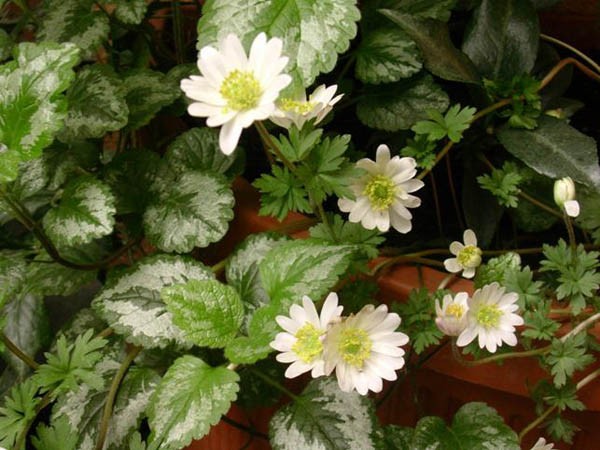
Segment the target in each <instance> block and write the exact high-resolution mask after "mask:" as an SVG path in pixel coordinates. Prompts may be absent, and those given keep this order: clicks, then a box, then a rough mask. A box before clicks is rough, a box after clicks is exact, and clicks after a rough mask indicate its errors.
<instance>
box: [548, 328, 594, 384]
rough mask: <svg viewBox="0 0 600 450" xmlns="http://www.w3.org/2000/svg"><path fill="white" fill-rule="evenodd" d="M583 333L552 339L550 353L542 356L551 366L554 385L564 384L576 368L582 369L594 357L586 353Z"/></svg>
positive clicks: (591, 361)
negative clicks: (563, 338) (564, 338)
mask: <svg viewBox="0 0 600 450" xmlns="http://www.w3.org/2000/svg"><path fill="white" fill-rule="evenodd" d="M585 340H586V336H585V333H578V334H575V335H574V336H571V337H569V338H568V339H566V340H562V339H554V340H553V341H552V344H551V345H552V348H551V350H550V353H549V354H548V355H547V356H545V357H544V360H545V362H546V363H547V364H548V365H549V366H551V370H550V371H551V373H552V376H553V377H554V385H555V386H556V387H557V388H559V387H561V386H564V385H565V383H566V382H567V379H570V378H571V376H572V375H573V373H574V372H575V371H576V370H583V369H585V367H586V366H588V365H589V364H591V363H593V362H594V361H595V358H594V357H593V356H592V355H590V354H589V353H587V349H586V343H585Z"/></svg>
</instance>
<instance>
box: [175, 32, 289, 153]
mask: <svg viewBox="0 0 600 450" xmlns="http://www.w3.org/2000/svg"><path fill="white" fill-rule="evenodd" d="M282 46H283V43H282V41H281V39H278V38H273V39H270V40H268V41H267V36H266V35H265V33H260V34H259V35H258V36H256V38H255V39H254V42H253V43H252V47H251V48H250V54H249V56H246V52H245V50H244V47H242V44H241V42H240V40H239V39H238V37H237V36H236V35H234V34H230V35H228V36H227V37H226V38H225V39H223V40H222V41H221V42H220V43H219V48H218V49H215V48H213V47H210V46H207V47H203V48H202V49H201V50H200V55H199V58H198V69H200V72H201V73H202V76H194V75H192V76H191V77H190V78H186V79H183V80H181V89H182V90H183V91H184V92H185V95H187V96H188V97H189V98H191V99H192V100H195V102H194V103H192V104H190V106H189V107H188V113H189V114H190V115H192V116H196V117H207V120H206V124H207V125H208V126H209V127H218V126H222V128H221V133H220V135H219V146H220V147H221V151H222V152H223V153H225V154H226V155H229V154H231V152H233V150H235V147H236V146H237V143H238V141H239V138H240V134H241V133H242V129H243V128H247V127H249V126H250V125H252V123H253V122H254V121H255V120H264V119H266V118H267V117H269V116H270V115H271V114H272V113H273V111H274V110H275V100H277V97H278V96H279V92H280V91H281V90H282V89H283V88H284V87H286V86H287V85H288V84H290V82H291V81H292V78H291V77H290V76H289V75H285V74H282V73H281V71H282V70H283V68H284V67H285V66H286V64H287V62H288V58H287V57H285V56H281V49H282Z"/></svg>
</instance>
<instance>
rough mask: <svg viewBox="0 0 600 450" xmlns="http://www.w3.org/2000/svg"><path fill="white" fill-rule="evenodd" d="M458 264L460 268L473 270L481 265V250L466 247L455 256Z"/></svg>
mask: <svg viewBox="0 0 600 450" xmlns="http://www.w3.org/2000/svg"><path fill="white" fill-rule="evenodd" d="M456 259H457V260H458V263H459V264H460V265H461V266H462V267H468V268H475V267H479V265H480V264H481V249H480V248H479V247H475V246H474V245H467V246H466V247H465V248H463V249H462V250H461V251H460V252H458V255H456Z"/></svg>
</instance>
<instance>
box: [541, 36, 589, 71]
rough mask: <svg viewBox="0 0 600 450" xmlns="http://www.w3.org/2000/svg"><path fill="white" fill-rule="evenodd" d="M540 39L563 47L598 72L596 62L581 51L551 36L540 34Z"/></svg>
mask: <svg viewBox="0 0 600 450" xmlns="http://www.w3.org/2000/svg"><path fill="white" fill-rule="evenodd" d="M540 37H541V38H542V39H543V40H545V41H548V42H552V43H553V44H557V45H560V46H561V47H564V48H566V49H567V50H570V51H572V52H573V53H575V54H576V55H577V56H579V57H580V58H581V59H583V60H584V61H585V62H587V63H588V64H589V65H590V66H592V67H593V68H594V69H596V71H597V72H600V65H598V64H596V62H595V61H594V60H593V59H592V58H590V57H589V56H588V55H586V54H585V53H583V52H582V51H580V50H578V49H576V48H575V47H572V46H571V45H569V44H567V43H566V42H564V41H561V40H560V39H557V38H555V37H552V36H548V35H547V34H543V33H542V34H540Z"/></svg>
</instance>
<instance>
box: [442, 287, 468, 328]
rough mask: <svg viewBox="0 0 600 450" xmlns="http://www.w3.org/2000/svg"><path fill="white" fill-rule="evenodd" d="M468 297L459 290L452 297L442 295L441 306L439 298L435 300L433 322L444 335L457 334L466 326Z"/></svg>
mask: <svg viewBox="0 0 600 450" xmlns="http://www.w3.org/2000/svg"><path fill="white" fill-rule="evenodd" d="M468 299H469V294H467V293H466V292H459V293H458V294H456V295H455V296H454V298H453V297H452V295H450V294H446V295H444V298H443V299H442V305H441V306H440V301H439V300H436V301H435V312H436V315H437V317H436V319H435V324H436V325H437V327H438V328H439V329H440V331H441V332H442V333H444V334H445V335H446V336H458V335H459V334H460V333H462V332H463V331H464V330H465V328H467V311H468V310H469V304H468Z"/></svg>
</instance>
